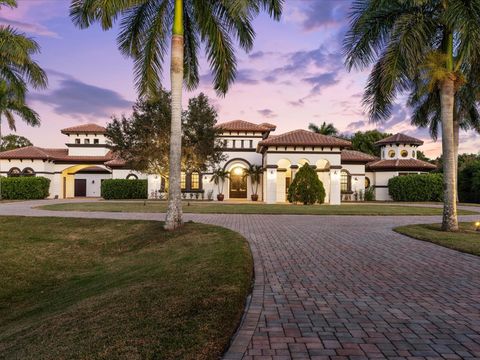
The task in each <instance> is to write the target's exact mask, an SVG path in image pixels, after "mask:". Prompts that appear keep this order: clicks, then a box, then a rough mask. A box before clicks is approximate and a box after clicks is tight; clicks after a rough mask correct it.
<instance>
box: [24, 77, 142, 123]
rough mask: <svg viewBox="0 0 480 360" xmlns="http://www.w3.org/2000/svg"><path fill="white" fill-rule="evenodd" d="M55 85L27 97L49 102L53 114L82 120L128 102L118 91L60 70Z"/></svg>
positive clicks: (109, 111) (125, 106) (127, 106)
mask: <svg viewBox="0 0 480 360" xmlns="http://www.w3.org/2000/svg"><path fill="white" fill-rule="evenodd" d="M49 74H50V75H53V76H56V77H59V81H58V87H56V88H55V89H53V90H52V91H49V92H48V93H33V94H31V95H30V96H29V99H31V100H34V101H40V102H42V103H45V104H48V105H51V106H52V107H53V110H54V112H55V113H57V114H60V115H68V116H72V117H76V118H80V119H83V118H85V117H87V118H88V117H97V118H98V117H110V116H111V115H112V112H114V111H115V110H117V111H118V110H125V109H127V108H130V107H131V106H132V102H131V101H128V100H126V99H125V98H123V96H122V95H120V94H119V93H117V92H115V91H113V90H110V89H106V88H102V87H98V86H95V85H90V84H86V83H84V82H82V81H79V80H77V79H75V78H73V77H71V76H69V75H67V74H63V73H60V72H55V73H53V74H52V73H51V72H49Z"/></svg>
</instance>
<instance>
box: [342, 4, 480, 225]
mask: <svg viewBox="0 0 480 360" xmlns="http://www.w3.org/2000/svg"><path fill="white" fill-rule="evenodd" d="M479 10H480V0H470V1H466V0H428V1H427V0H355V1H354V2H353V5H352V12H351V25H350V30H349V31H348V33H347V35H346V37H345V41H344V48H345V53H346V66H347V68H348V69H349V70H351V69H352V68H353V67H355V68H358V69H365V68H366V67H368V66H369V65H371V64H372V63H374V66H373V68H372V71H371V73H370V77H369V80H368V82H367V86H366V89H365V94H364V98H363V100H364V103H365V104H366V105H367V107H368V112H369V115H370V119H371V120H372V121H381V120H384V119H386V118H388V117H389V116H390V115H391V110H392V105H393V102H394V100H395V98H396V96H397V95H398V94H400V93H405V92H407V93H410V94H412V92H414V91H415V80H416V79H419V78H421V79H424V81H425V82H426V83H428V84H429V86H428V88H429V89H430V90H434V89H437V90H438V92H439V98H440V105H441V111H440V116H441V124H442V148H443V158H444V161H445V163H444V188H445V194H444V207H443V221H442V229H443V230H446V231H456V230H458V219H457V205H456V176H455V159H454V156H455V155H454V140H453V119H454V116H453V115H454V111H453V109H454V98H455V93H456V92H457V91H459V89H461V87H462V86H464V84H465V81H468V79H466V77H465V76H464V75H468V74H470V73H471V68H472V67H475V66H477V65H476V64H478V63H480V51H479V50H478V46H477V44H478V43H479V41H480V15H479V14H480V11H479Z"/></svg>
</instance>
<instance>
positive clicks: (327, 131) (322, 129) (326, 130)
mask: <svg viewBox="0 0 480 360" xmlns="http://www.w3.org/2000/svg"><path fill="white" fill-rule="evenodd" d="M308 130H310V131H313V132H314V133H317V134H322V135H327V136H335V135H338V129H337V128H336V127H335V126H334V125H333V124H332V123H329V124H327V123H326V122H325V121H324V122H323V123H322V125H321V126H318V125H316V124H314V123H310V124H309V125H308Z"/></svg>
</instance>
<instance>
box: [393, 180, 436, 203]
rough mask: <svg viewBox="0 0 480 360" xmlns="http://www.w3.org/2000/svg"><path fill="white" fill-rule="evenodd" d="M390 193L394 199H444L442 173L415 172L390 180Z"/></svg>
mask: <svg viewBox="0 0 480 360" xmlns="http://www.w3.org/2000/svg"><path fill="white" fill-rule="evenodd" d="M388 193H389V194H390V196H391V197H392V198H393V200H394V201H442V200H443V175H442V174H418V175H417V174H413V175H405V176H396V177H394V178H391V179H390V180H388Z"/></svg>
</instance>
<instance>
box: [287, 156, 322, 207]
mask: <svg viewBox="0 0 480 360" xmlns="http://www.w3.org/2000/svg"><path fill="white" fill-rule="evenodd" d="M288 201H290V202H293V203H297V202H300V203H303V204H304V205H311V204H315V203H320V204H322V203H323V202H324V201H325V188H324V187H323V184H322V182H321V181H320V179H319V178H318V176H317V173H316V171H315V170H313V169H312V168H311V167H310V165H308V164H305V165H303V166H302V167H301V168H300V170H298V173H297V174H296V175H295V178H294V179H293V181H292V183H291V184H290V186H289V187H288Z"/></svg>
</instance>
